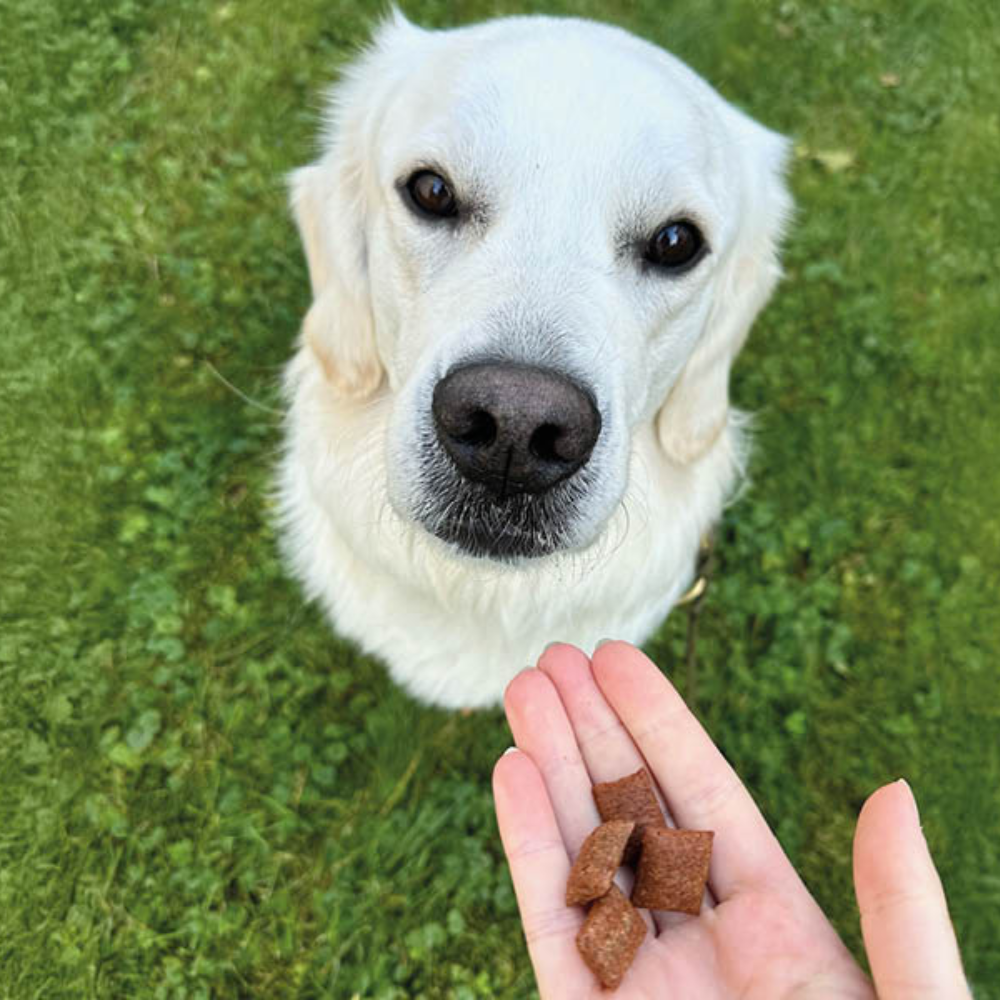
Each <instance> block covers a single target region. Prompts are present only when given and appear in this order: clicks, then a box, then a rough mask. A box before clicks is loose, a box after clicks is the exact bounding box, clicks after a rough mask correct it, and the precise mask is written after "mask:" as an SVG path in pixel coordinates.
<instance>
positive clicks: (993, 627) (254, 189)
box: [0, 0, 1000, 1000]
mask: <svg viewBox="0 0 1000 1000" xmlns="http://www.w3.org/2000/svg"><path fill="white" fill-rule="evenodd" d="M528 9H531V10H536V9H542V5H541V4H537V3H534V2H531V3H527V4H522V5H517V6H515V4H514V3H513V2H509V0H494V2H492V3H488V2H486V0H470V2H467V3H461V4H459V3H457V2H445V0H412V2H410V3H408V4H407V12H408V13H409V15H410V16H411V17H412V18H414V19H416V20H418V21H421V22H422V23H425V24H428V25H449V24H455V23H460V22H465V21H471V20H476V19H479V18H482V17H485V16H489V15H492V14H499V13H513V12H517V11H524V10H528ZM544 9H545V10H547V11H551V12H566V13H580V14H584V15H590V16H600V17H605V18H609V19H614V20H616V21H618V22H619V23H621V24H623V25H624V26H626V27H628V28H631V29H633V30H635V31H638V32H640V33H642V34H643V35H645V36H647V37H649V38H652V39H653V40H655V41H657V42H659V43H661V44H663V45H665V46H666V47H668V48H671V49H672V50H673V51H675V52H677V53H678V54H679V55H680V56H681V57H683V58H685V59H686V60H688V61H689V62H690V63H691V64H692V65H693V66H694V67H695V68H696V69H698V70H699V71H701V72H702V73H704V74H705V75H706V76H708V77H709V79H711V80H712V81H713V82H715V83H716V84H717V85H718V86H719V88H720V89H721V90H722V92H723V93H724V94H725V95H726V96H727V97H729V98H731V99H732V100H734V101H736V102H737V103H739V104H741V105H742V106H743V107H745V108H746V109H747V110H749V111H750V112H751V113H753V114H755V115H756V116H758V117H759V118H761V119H762V120H764V121H766V122H767V123H768V124H770V125H772V126H774V127H776V128H778V129H781V130H783V131H785V132H787V133H789V134H791V135H793V136H794V137H795V139H796V143H797V155H796V159H795V164H794V170H793V186H794V188H795V192H796V197H797V202H798V206H799V212H798V218H797V221H796V225H795V227H794V230H793V232H792V234H791V236H790V239H789V241H788V246H787V254H786V262H787V271H788V278H787V280H786V282H785V284H784V285H783V286H782V288H781V290H780V292H779V294H778V296H777V298H776V299H775V301H774V303H773V305H772V306H771V307H770V308H769V309H768V311H767V313H766V314H765V316H764V317H763V319H762V320H761V322H760V323H759V324H758V326H757V328H756V330H755V333H754V336H753V337H752V338H751V343H750V346H749V347H748V349H747V350H746V352H745V354H744V355H743V357H742V358H741V361H740V363H739V365H738V370H737V376H736V384H735V395H736V398H737V401H738V402H739V403H740V405H742V406H744V407H746V408H748V409H751V410H753V411H755V412H756V413H757V425H756V426H757V447H756V451H755V455H754V460H753V466H752V474H753V486H752V489H751V490H750V491H749V492H748V493H747V495H746V496H745V497H744V498H743V500H742V501H741V502H740V503H739V504H738V505H736V506H735V507H733V508H732V509H731V510H730V511H729V512H728V513H727V516H726V520H725V524H724V527H723V530H722V532H721V545H720V552H719V563H720V566H719V578H718V579H717V581H716V583H715V584H714V585H713V588H712V590H711V591H710V594H709V598H708V601H707V604H706V606H705V612H704V615H703V618H702V624H701V637H700V643H699V656H700V660H699V664H700V665H699V671H698V677H697V682H698V685H697V691H698V694H697V706H698V709H699V712H700V714H701V715H702V717H703V718H704V719H705V721H706V723H707V725H708V726H709V728H710V730H711V732H712V733H713V734H714V735H715V736H716V738H717V739H718V741H719V743H720V745H721V746H722V747H723V748H724V750H725V751H726V753H727V754H728V756H729V757H730V759H731V760H732V761H733V762H734V763H735V765H736V766H737V768H738V769H739V771H740V772H741V774H742V775H743V776H744V777H745V778H746V780H747V781H748V782H749V784H750V785H751V787H752V788H753V790H754V792H755V794H756V795H757V797H758V799H759V801H760V802H761V804H762V806H763V807H764V809H765V811H766V813H767V815H768V817H769V818H770V819H771V821H772V822H773V823H774V825H775V826H776V828H777V830H778V831H779V833H780V836H781V838H782V841H783V843H784V844H785V846H786V848H787V849H788V851H789V852H790V854H791V856H792V857H793V859H794V860H795V862H796V864H797V865H798V866H799V867H800V868H801V870H802V871H803V873H804V875H805V877H806V878H807V880H808V882H809V884H810V886H811V887H812V889H813V891H814V892H815V894H816V896H817V897H818V898H819V900H820V901H821V903H822V905H823V906H824V907H825V908H826V910H827V911H828V913H829V914H830V915H831V917H832V919H833V920H834V921H835V922H836V924H837V926H838V928H839V929H840V931H841V932H842V934H843V935H844V936H845V938H846V939H847V940H848V941H849V943H850V944H851V946H852V947H854V948H855V949H857V947H858V942H859V938H858V933H857V927H856V918H855V914H854V907H853V900H852V896H851V891H850V867H849V857H850V838H851V833H852V829H853V823H854V818H855V816H856V813H857V810H858V807H859V806H860V803H861V801H862V800H863V798H864V796H865V795H866V794H867V792H869V791H870V790H871V789H872V788H873V787H874V786H875V785H876V784H878V783H881V782H884V781H887V780H890V779H892V778H895V777H897V776H898V775H901V774H902V775H906V776H907V777H908V778H909V779H910V781H911V783H912V784H913V785H914V787H915V789H916V792H917V795H918V798H919V801H920V803H921V807H922V814H923V818H924V824H925V829H926V831H927V834H928V837H929V839H930V842H931V846H932V848H933V850H934V852H935V855H936V857H937V859H938V862H939V865H940V869H941V872H942V875H943V877H944V881H945V885H946V888H947V890H948V893H949V897H950V900H951V905H952V912H953V916H954V919H955V922H956V925H957V928H958V932H959V938H960V941H961V943H962V947H963V951H964V956H965V961H966V965H967V969H968V972H969V975H970V978H971V980H972V982H973V984H974V986H975V987H976V995H977V998H979V1000H983V998H996V997H1000V950H998V948H997V941H998V940H1000V840H998V836H997V834H998V832H1000V665H998V657H997V650H998V649H1000V616H998V605H997V599H996V592H997V579H998V574H1000V505H998V502H997V497H998V496H1000V462H998V461H997V458H996V454H997V452H998V450H1000V449H998V445H1000V440H998V436H1000V431H998V428H1000V419H998V418H1000V393H998V392H997V384H998V379H1000V347H998V340H997V327H996V324H997V316H998V315H1000V254H998V250H997V235H996V234H997V232H998V231H1000V193H998V189H997V187H996V183H995V181H994V180H992V178H995V176H996V169H997V167H996V165H997V163H998V162H1000V112H998V108H1000V78H998V77H997V73H996V67H997V65H1000V17H998V14H997V12H996V7H995V5H993V4H991V3H989V2H987V0H981V2H973V0H966V2H955V3H948V4H944V3H926V2H925V3H921V2H917V3H914V2H903V0H899V2H885V3H876V2H874V0H871V2H867V3H863V2H860V0H834V2H831V3H824V4H811V3H806V2H805V0H798V2H797V0H754V2H751V0H743V2H740V3H723V2H721V0H716V2H712V3H706V2H704V0H676V2H672V3H670V4H663V3H662V2H660V0H620V2H619V3H617V4H607V3H597V2H596V0H581V2H579V3H576V4H574V3H570V2H569V0H558V2H553V3H551V4H546V5H545V7H544ZM375 10H376V5H375V4H368V3H365V4H361V3H358V4H354V3H348V2H347V0H323V2H320V0H301V2H298V3H295V4H291V3H286V4H282V3H275V2H274V0H268V2H264V0H241V2H236V0H232V2H227V3H216V4H206V3H197V2H194V0H160V2H157V3H149V4H139V3H136V2H132V0H105V2H100V0H78V2H77V3H75V4H74V5H72V8H70V7H69V6H68V5H65V4H58V3H56V2H55V0H31V2H28V0H0V23H2V30H0V192H2V194H0V538H2V544H0V998H4V1000H7V998H13V1000H21V998H35V997H38V998H42V997H44V998H60V997H66V998H70V997H72V998H77V997H90V996H94V997H129V998H143V997H158V998H171V1000H172V998H181V997H192V998H193V997H247V996H254V997H258V996H259V997H267V998H284V997H319V996H332V997H351V996H354V995H357V996H359V997H378V998H390V997H454V998H458V1000H461V998H470V997H494V996H495V997H524V996H530V995H531V994H532V992H533V983H532V977H531V973H530V968H529V965H528V961H527V957H526V954H525V951H524V948H523V944H522V942H521V938H520V931H519V924H518V921H517V916H516V908H515V905H514V900H513V895H512V891H511V888H510V884H509V881H508V877H507V873H506V867H505V865H504V862H503V858H502V854H501V851H500V848H499V843H498V838H497V835H496V830H495V825H494V820H493V813H492V802H491V797H490V792H489V774H490V770H491V766H492V763H493V760H494V759H495V757H496V755H497V754H499V752H500V751H502V749H503V748H504V747H505V746H506V745H507V744H508V742H509V740H510V737H509V733H508V731H507V728H506V725H505V723H504V721H503V719H502V716H501V715H500V714H499V713H496V712H494V713H487V714H485V715H473V716H461V715H449V714H446V713H442V712H438V711H434V710H429V709H425V708H421V707H419V706H416V705H414V704H413V703H412V702H410V701H409V700H407V699H406V698H405V697H404V696H403V695H402V694H400V692H399V691H397V690H396V689H394V688H393V687H392V686H391V685H390V684H389V683H388V682H387V680H386V678H385V676H384V674H383V672H382V670H381V668H379V667H378V666H377V665H376V664H373V663H371V662H369V661H367V660H365V659H364V658H362V657H360V656H359V655H358V654H357V653H356V652H355V651H353V650H352V649H351V648H350V647H349V646H348V645H346V644H344V643H342V642H340V641H338V640H337V639H335V638H333V637H332V636H331V635H330V633H329V632H328V630H327V629H326V627H325V625H324V624H323V622H322V621H321V619H320V617H319V615H318V614H317V613H316V611H315V610H313V609H310V608H307V607H304V606H303V604H302V601H301V598H300V595H299V593H298V591H297V589H296V588H295V586H294V585H292V584H291V583H290V582H289V581H288V580H287V579H286V578H285V576H284V574H283V572H282V568H281V566H280V563H279V561H278V558H277V556H276V551H275V539H274V535H273V531H272V528H271V524H270V519H271V509H270V504H269V500H268V491H269V483H270V474H271V468H272V466H273V461H274V457H275V453H276V449H277V447H278V444H279V440H280V438H279V428H280V418H279V416H278V415H277V414H276V413H275V412H273V410H274V409H277V408H278V407H279V406H280V403H279V401H278V396H277V392H276V384H277V378H278V374H279V371H280V366H281V364H282V362H283V361H284V360H285V359H286V358H287V356H288V354H289V350H290V345H291V342H292V339H293V337H294V335H295V333H296V330H297V325H298V323H299V320H300V318H301V316H302V314H303V312H304V309H305V307H306V304H307V294H308V293H307V277H306V273H305V268H304V264H303V261H302V259H301V255H300V252H299V249H298V244H297V239H296V236H295V233H294V231H293V227H292V225H291V223H290V221H289V218H288V214H287V211H286V207H285V194H284V189H283V181H282V177H283V174H284V173H285V172H286V171H287V170H289V169H291V168H292V167H293V166H296V165H298V164H301V163H303V162H305V161H307V160H308V159H309V158H310V156H311V155H312V153H313V151H314V148H315V147H314V138H313V136H314V132H315V127H316V109H317V106H318V100H319V95H320V93H321V91H322V88H323V87H324V86H325V85H326V83H327V82H328V81H329V80H330V79H331V78H332V76H333V75H334V73H335V70H336V67H337V65H338V64H340V63H341V62H342V61H343V60H344V59H345V58H346V57H348V55H349V53H350V52H351V51H352V49H353V47H354V46H355V44H356V43H357V42H358V41H359V40H360V39H362V38H363V37H364V33H365V30H366V25H367V24H368V23H369V21H370V19H371V17H372V15H373V13H374V11H375ZM887 74H888V75H887ZM216 370H217V371H218V372H221V373H222V374H224V376H225V378H226V379H228V380H229V381H231V382H232V383H234V384H235V385H237V386H238V387H239V388H240V389H241V390H242V391H243V392H245V393H246V394H247V395H248V396H249V397H252V399H254V400H256V401H258V402H259V403H260V404H262V406H263V407H269V408H271V409H267V408H261V406H255V405H250V404H249V403H246V402H245V401H244V400H243V399H242V398H241V397H239V396H237V395H236V394H234V393H233V392H232V391H230V390H229V389H228V388H227V387H226V386H225V385H224V384H223V383H222V382H221V381H220V379H219V378H218V377H216V375H215V371H216ZM554 638H555V637H554ZM683 643H684V620H683V617H682V616H675V617H674V618H673V619H672V620H671V621H670V622H669V623H668V624H667V625H666V626H665V628H664V629H663V630H662V631H661V633H660V634H659V635H658V636H657V637H656V639H655V641H654V642H652V643H651V644H650V650H651V652H652V653H653V654H654V655H655V656H656V657H657V658H658V660H659V662H661V663H662V664H663V666H664V667H665V668H666V669H667V670H668V671H670V672H671V673H673V674H675V675H676V676H677V678H678V682H679V683H681V684H683V682H684V680H685V677H684V671H683V668H682V662H683Z"/></svg>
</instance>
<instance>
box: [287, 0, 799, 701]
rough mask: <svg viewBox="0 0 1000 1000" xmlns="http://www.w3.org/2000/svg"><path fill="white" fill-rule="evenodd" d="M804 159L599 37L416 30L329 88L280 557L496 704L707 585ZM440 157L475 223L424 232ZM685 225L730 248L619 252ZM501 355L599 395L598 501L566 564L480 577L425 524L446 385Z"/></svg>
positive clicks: (699, 84)
mask: <svg viewBox="0 0 1000 1000" xmlns="http://www.w3.org/2000/svg"><path fill="white" fill-rule="evenodd" d="M785 153H786V143H785V140H783V139H782V138H780V137H779V136H777V135H775V134H774V133H773V132H770V131H768V130H766V129H765V128H763V127H762V126H760V125H758V124H756V123H755V122H753V121H752V120H751V119H749V118H747V117H746V116H744V115H743V114H741V113H740V112H739V111H737V110H736V109H735V108H733V107H732V106H731V105H729V104H727V103H726V102H725V101H723V99H722V98H721V97H719V95H718V94H717V93H716V92H715V91H713V90H712V89H711V88H710V87H709V86H708V85H707V84H706V83H705V82H704V81H703V80H701V79H700V78H699V77H698V76H696V75H695V74H694V73H693V72H691V70H689V69H688V68H687V67H685V66H684V65H683V64H682V63H680V62H678V61H677V60H676V59H674V58H673V57H672V56H669V55H668V54H666V53H665V52H663V51H662V50H660V49H657V48H656V47H654V46H652V45H650V44H648V43H646V42H643V41H641V40H639V39H637V38H635V37H633V36H631V35H629V34H627V33H625V32H623V31H620V30H618V29H615V28H610V27H607V26H604V25H598V24H595V23H592V22H587V21H579V20H569V19H553V18H541V17H537V18H536V17H532V18H508V19H503V20H498V21H492V22H488V23H486V24H482V25H477V26H474V27H470V28H462V29H458V30H454V31H444V32H428V31H423V30H421V29H419V28H417V27H414V26H413V25H411V24H409V23H408V22H406V21H405V20H404V19H403V18H402V17H401V15H399V14H398V13H397V14H394V15H393V17H392V18H390V20H389V21H388V22H386V23H385V24H384V25H383V26H382V27H381V28H380V30H379V31H378V33H377V34H376V37H375V39H374V42H373V44H372V46H371V47H370V49H369V50H368V51H367V52H366V53H365V54H364V55H363V56H362V57H361V58H360V59H359V60H358V61H357V62H356V63H355V64H354V65H353V66H352V67H351V68H350V69H349V70H348V72H347V73H346V75H345V77H344V79H343V80H342V82H341V83H340V84H339V85H338V87H337V88H336V89H335V90H334V91H333V92H332V94H331V100H330V111H329V118H328V124H327V129H326V132H325V136H324V152H323V155H322V156H321V158H320V159H319V160H318V162H317V163H315V164H313V165H312V166H309V167H305V168H303V169H302V170H299V171H296V173H295V174H294V175H293V177H292V205H293V210H294V212H295V215H296V220H297V222H298V225H299V228H300V232H301V233H302V237H303V242H304V244H305V248H306V255H307V258H308V261H309V270H310V278H311V281H312V286H313V294H314V302H313V306H312V308H311V309H310V311H309V314H308V316H307V317H306V320H305V323H304V325H303V335H302V338H301V340H300V344H299V348H298V352H297V354H296V356H295V358H294V359H293V360H292V362H291V364H290V365H289V368H288V371H287V376H286V389H287V393H288V397H289V401H290V412H289V420H288V437H287V448H286V452H285V455H284V459H283V462H282V465H281V472H280V488H281V493H280V497H281V511H282V519H283V528H284V539H285V548H286V552H287V554H288V557H289V559H290V561H291V565H292V566H293V568H294V571H295V572H296V574H297V575H298V576H299V578H300V579H301V580H302V581H303V582H304V584H305V588H306V591H307V593H308V596H309V597H310V598H313V599H317V600H319V601H320V602H321V603H322V605H323V607H324V608H325V610H326V611H327V613H328V614H329V616H330V618H331V621H332V622H333V624H334V625H335V627H336V629H337V630H338V632H339V633H341V634H343V635H346V636H349V637H351V638H352V639H354V640H356V641H357V642H358V643H359V645H360V646H361V647H362V648H363V649H364V650H366V651H367V652H369V653H372V654H374V655H376V656H378V657H380V658H381V659H382V660H384V661H385V663H386V664H387V665H388V667H389V670H390V672H391V674H392V676H393V677H394V678H395V679H396V680H397V681H398V682H399V683H400V684H402V685H403V686H404V687H406V688H407V690H409V691H410V692H411V693H412V694H414V695H415V696H416V697H418V698H421V699H423V700H425V701H429V702H433V703H436V704H439V705H444V706H449V707H459V706H469V707H472V706H485V705H490V704H493V703H495V702H497V701H498V700H499V699H500V698H501V696H502V693H503V690H504V687H505V686H506V684H507V683H508V682H509V681H510V679H511V678H512V677H513V676H514V674H516V673H517V672H518V671H519V670H521V669H523V668H524V667H525V666H527V665H528V664H530V663H533V662H534V661H535V660H536V659H537V657H538V655H539V654H540V653H541V651H542V649H543V648H544V647H545V646H546V645H547V644H548V643H550V642H553V641H555V640H564V641H569V642H573V643H575V644H576V645H579V646H581V647H583V648H584V649H590V648H592V647H593V646H594V644H595V643H596V642H597V641H598V640H600V639H601V638H604V637H615V638H624V639H629V640H631V641H633V642H641V641H642V640H643V639H645V638H646V637H647V636H648V635H649V633H650V632H651V631H652V630H653V629H654V628H655V627H656V626H657V624H658V623H659V622H660V621H661V620H662V618H663V617H664V615H666V613H667V612H668V610H669V609H670V607H671V605H672V604H673V602H674V601H675V600H676V599H677V597H678V596H679V595H680V594H681V593H682V592H683V591H684V589H685V588H686V587H687V586H688V584H689V583H690V580H691V577H692V571H693V566H694V560H695V555H696V552H697V548H698V543H699V539H700V537H701V536H702V534H703V533H704V532H705V531H706V530H707V529H708V528H709V527H710V526H711V525H712V524H713V522H715V521H716V520H717V518H718V517H719V515H720V512H721V510H722V507H723V504H724V503H725V501H726V499H727V497H728V496H729V495H730V494H731V492H732V489H733V487H734V485H735V483H736V481H737V479H738V477H739V474H740V472H741V469H742V464H743V460H744V450H745V444H744V442H743V437H742V435H741V425H742V423H743V418H742V417H741V415H739V414H738V413H736V412H735V411H733V410H732V409H731V408H730V407H729V403H728V379H729V369H730V365H731V363H732V361H733V359H734V358H735V356H736V354H737V352H738V351H739V349H740V347H741V346H742V344H743V341H744V339H745V338H746V335H747V333H748V332H749V329H750V325H751V323H752V322H753V319H754V317H755V316H756V314H757V312H758V311H759V309H760V308H761V307H762V306H763V304H764V303H765V301H766V300H767V298H768V296H769V295H770V293H771V291H772V289H773V287H774V284H775V282H776V281H777V279H778V276H779V265H778V260H777V249H778V243H779V240H780V236H781V229H782V226H783V223H784V221H785V219H786V217H787V215H788V213H789V210H790V200H789V197H788V194H787V192H786V190H785V187H784V184H783V180H782V171H783V166H784V160H785ZM428 166H430V167H434V168H437V169H441V170H442V171H447V174H448V177H449V179H450V180H451V181H452V182H454V184H455V186H456V188H458V189H459V192H460V200H461V192H463V191H464V192H470V194H469V197H470V198H472V194H471V193H474V194H475V198H477V199H479V200H480V201H481V202H482V204H483V205H484V206H485V208H484V211H483V212H482V218H481V219H478V220H476V221H473V222H469V223H468V224H464V225H463V226H462V227H460V228H455V227H450V226H447V225H445V226H442V225H437V224H430V225H428V224H427V222H426V221H425V220H420V219H418V218H416V217H415V216H414V213H413V212H412V210H411V209H410V208H409V207H408V206H407V205H406V204H404V201H403V199H402V198H401V197H400V193H399V190H398V186H399V183H400V181H401V179H405V177H407V176H408V175H409V174H410V173H412V172H413V171H414V170H415V169H417V168H420V167H428ZM677 218H684V219H690V220H692V221H695V222H697V224H698V225H699V227H700V228H701V229H702V231H703V232H704V233H705V234H706V237H707V239H708V242H709V244H710V246H711V253H710V254H709V255H708V256H707V257H706V258H705V259H704V260H702V261H701V263H700V264H698V265H697V266H696V267H694V268H693V269H692V270H691V271H689V272H687V273H686V274H683V275H679V276H669V275H663V274H659V273H653V274H650V273H648V268H647V269H643V268H642V267H641V266H640V265H641V261H640V259H639V256H640V255H639V254H638V253H636V252H633V250H631V249H629V248H628V247H626V249H624V250H623V240H625V239H626V237H629V236H634V235H637V234H638V235H639V236H642V234H645V237H646V238H648V236H651V235H652V233H653V232H654V231H655V230H656V229H657V228H658V227H659V226H660V225H662V224H664V223H666V222H667V221H670V220H673V219H677ZM484 355H489V356H491V357H495V356H501V357H503V358H505V359H508V360H511V361H516V362H523V363H531V364H541V365H543V366H548V367H552V368H556V369H559V370H561V371H564V372H566V373H568V374H570V375H572V376H573V377H574V378H576V379H577V380H579V381H581V382H583V383H584V384H585V385H587V386H590V387H591V388H592V390H593V392H594V395H595V398H596V403H597V406H598V409H599V411H600V414H601V418H602V432H601V436H600V439H599V441H598V444H597V446H596V447H595V449H594V453H593V455H592V457H591V459H590V461H589V462H588V466H587V468H588V475H589V476H590V477H591V482H590V485H589V488H588V490H587V492H586V494H585V495H581V496H579V497H576V498H575V499H574V500H573V503H572V509H568V510H567V523H568V525H569V529H568V538H569V541H568V542H567V544H566V545H565V546H564V547H563V549H562V550H561V551H557V552H555V553H554V554H551V555H548V556H543V557H539V558H533V559H521V560H519V561H515V562H499V561H494V560H489V559H482V558H479V559H477V558H473V557H470V556H468V555H465V554H463V553H462V552H460V551H459V550H458V549H457V548H455V547H454V546H451V545H449V544H446V543H445V542H442V541H439V540H438V539H437V538H436V537H434V535H432V534H431V533H430V532H429V531H428V530H427V528H426V526H425V525H426V524H428V523H430V519H431V518H432V515H431V513H429V512H431V511H432V510H433V508H434V503H435V499H436V498H435V497H434V496H433V495H430V494H428V492H427V491H426V490H424V489H422V487H421V485H420V478H419V477H420V473H421V467H422V466H421V463H422V462H424V461H425V459H426V454H427V448H428V447H429V446H428V441H429V440H430V439H432V438H433V427H432V423H431V416H430V394H431V392H432V390H433V386H434V384H435V382H436V381H437V380H438V379H439V378H440V377H441V376H443V375H444V374H445V373H446V372H447V371H449V370H450V369H451V368H452V367H453V366H455V365H457V364H461V363H464V362H467V361H469V360H476V359H477V358H480V357H482V356H484ZM438 513H440V512H438Z"/></svg>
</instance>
